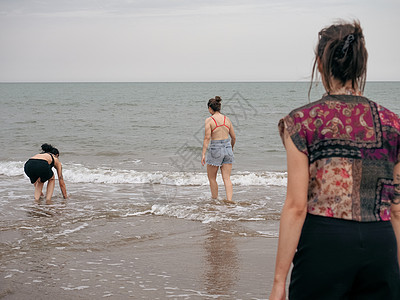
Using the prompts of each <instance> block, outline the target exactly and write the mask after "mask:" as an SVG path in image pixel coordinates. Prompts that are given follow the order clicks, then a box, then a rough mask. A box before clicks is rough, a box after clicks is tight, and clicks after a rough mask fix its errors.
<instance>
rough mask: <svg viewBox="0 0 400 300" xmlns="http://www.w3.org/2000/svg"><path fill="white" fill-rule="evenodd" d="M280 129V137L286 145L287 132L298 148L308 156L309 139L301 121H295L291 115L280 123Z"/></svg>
mask: <svg viewBox="0 0 400 300" xmlns="http://www.w3.org/2000/svg"><path fill="white" fill-rule="evenodd" d="M278 128H279V135H280V136H281V139H282V142H283V144H284V145H285V139H284V132H285V130H287V132H288V133H289V135H290V138H291V139H292V141H293V143H294V145H295V146H296V148H297V149H298V150H299V151H300V152H303V153H304V154H305V155H307V156H308V150H307V139H306V135H305V131H304V130H303V128H302V126H301V120H297V119H294V118H293V117H292V116H291V114H289V115H287V116H286V117H284V118H283V119H281V120H280V121H279V123H278Z"/></svg>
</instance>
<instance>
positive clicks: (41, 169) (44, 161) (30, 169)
mask: <svg viewBox="0 0 400 300" xmlns="http://www.w3.org/2000/svg"><path fill="white" fill-rule="evenodd" d="M42 150H43V152H42V153H39V154H36V155H35V156H33V157H31V158H30V159H29V160H28V161H27V162H26V163H25V166H24V171H25V174H26V175H27V176H28V177H29V179H30V180H31V183H32V184H34V186H35V201H36V202H39V198H40V196H41V195H43V194H42V189H43V185H44V183H45V182H46V181H48V183H47V190H46V203H47V204H50V203H51V197H52V196H53V191H54V186H55V178H54V173H53V170H52V168H53V167H55V168H56V170H57V175H58V182H59V184H60V189H61V192H62V194H63V197H64V199H66V198H67V189H66V186H65V183H64V178H63V175H62V166H61V162H60V161H59V159H58V157H59V156H60V153H59V151H58V149H57V148H54V147H53V146H51V145H49V144H43V145H42Z"/></svg>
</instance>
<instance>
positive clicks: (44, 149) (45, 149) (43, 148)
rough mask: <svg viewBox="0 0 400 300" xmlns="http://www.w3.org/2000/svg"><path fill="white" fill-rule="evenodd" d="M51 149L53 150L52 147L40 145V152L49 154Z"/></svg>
mask: <svg viewBox="0 0 400 300" xmlns="http://www.w3.org/2000/svg"><path fill="white" fill-rule="evenodd" d="M52 149H53V146H52V145H50V144H43V145H42V150H43V152H45V153H47V152H50V151H51V150H52Z"/></svg>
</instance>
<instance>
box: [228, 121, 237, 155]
mask: <svg viewBox="0 0 400 300" xmlns="http://www.w3.org/2000/svg"><path fill="white" fill-rule="evenodd" d="M229 135H230V136H231V145H232V150H233V146H235V143H236V134H235V130H234V129H233V124H232V122H231V127H230V128H229Z"/></svg>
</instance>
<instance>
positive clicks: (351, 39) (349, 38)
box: [342, 34, 354, 54]
mask: <svg viewBox="0 0 400 300" xmlns="http://www.w3.org/2000/svg"><path fill="white" fill-rule="evenodd" d="M353 41H354V35H353V34H349V35H348V36H347V38H346V41H345V42H344V46H343V48H342V53H343V54H345V53H346V52H347V50H348V48H349V46H350V44H351V43H352V42H353Z"/></svg>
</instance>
